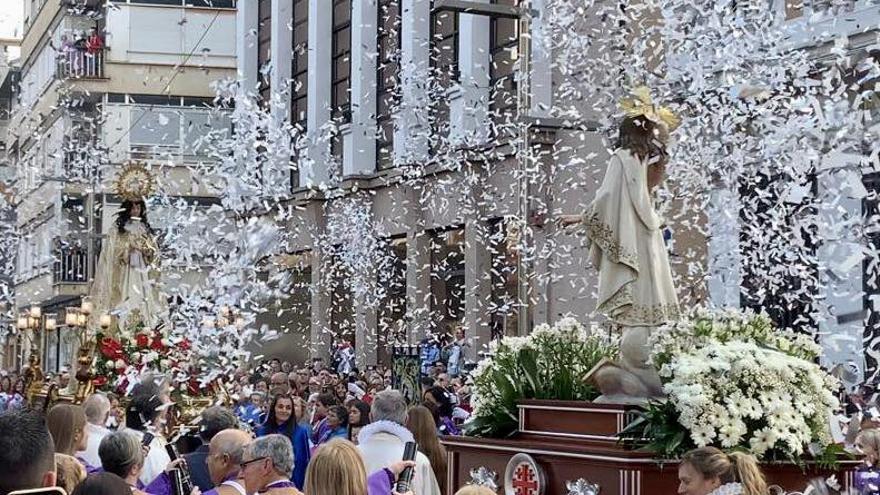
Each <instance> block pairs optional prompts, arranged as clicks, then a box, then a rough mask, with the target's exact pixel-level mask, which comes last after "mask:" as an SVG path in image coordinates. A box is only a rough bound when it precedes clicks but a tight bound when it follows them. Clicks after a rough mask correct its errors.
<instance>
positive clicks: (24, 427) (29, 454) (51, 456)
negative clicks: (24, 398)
mask: <svg viewBox="0 0 880 495" xmlns="http://www.w3.org/2000/svg"><path fill="white" fill-rule="evenodd" d="M55 478H56V472H55V443H54V442H53V441H52V437H51V435H49V429H48V428H47V427H46V421H45V420H44V419H43V417H42V415H40V414H38V413H36V412H33V411H10V412H6V413H4V414H0V495H7V494H9V493H11V492H14V491H16V490H27V489H33V488H43V487H54V486H55ZM50 493H51V492H50ZM59 493H61V492H59Z"/></svg>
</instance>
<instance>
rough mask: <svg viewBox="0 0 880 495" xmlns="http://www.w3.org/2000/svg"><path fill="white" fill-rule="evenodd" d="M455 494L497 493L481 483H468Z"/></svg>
mask: <svg viewBox="0 0 880 495" xmlns="http://www.w3.org/2000/svg"><path fill="white" fill-rule="evenodd" d="M455 495H497V494H496V493H495V492H493V491H492V490H491V489H489V488H486V487H485V486H480V485H466V486H463V487H461V488H459V489H458V491H457V492H455Z"/></svg>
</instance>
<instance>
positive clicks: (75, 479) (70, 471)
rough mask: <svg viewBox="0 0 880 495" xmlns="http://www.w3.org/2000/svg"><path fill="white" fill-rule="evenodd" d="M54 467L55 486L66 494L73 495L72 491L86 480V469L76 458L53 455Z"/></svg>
mask: <svg viewBox="0 0 880 495" xmlns="http://www.w3.org/2000/svg"><path fill="white" fill-rule="evenodd" d="M55 466H56V468H55V470H56V471H55V472H56V476H57V479H56V481H55V486H59V487H61V488H64V491H66V492H67V493H73V489H74V488H76V486H77V485H79V484H80V483H82V482H83V480H84V479H86V468H84V467H83V465H82V463H80V462H79V460H78V459H77V458H76V457H73V456H69V455H65V454H55Z"/></svg>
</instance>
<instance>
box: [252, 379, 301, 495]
mask: <svg viewBox="0 0 880 495" xmlns="http://www.w3.org/2000/svg"><path fill="white" fill-rule="evenodd" d="M293 411H294V409H293V398H292V397H290V396H289V395H283V394H279V395H276V396H275V398H274V399H272V404H271V405H270V406H269V413H268V414H267V416H266V422H265V423H263V424H262V425H260V427H259V428H257V436H258V437H262V436H265V435H269V434H272V433H279V434H281V435H284V436H286V437H287V438H289V439H290V442H291V444H292V445H293V459H294V464H293V472H292V473H291V475H290V481H293V484H294V485H296V488H297V489H299V490H302V488H303V485H304V483H305V479H306V466H307V465H308V464H309V457H310V452H309V431H308V429H307V428H306V427H304V426H301V425H300V424H299V421H298V419H299V418H297V417H296V416H295V415H294V412H293Z"/></svg>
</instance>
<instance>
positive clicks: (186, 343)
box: [177, 339, 191, 351]
mask: <svg viewBox="0 0 880 495" xmlns="http://www.w3.org/2000/svg"><path fill="white" fill-rule="evenodd" d="M177 347H178V348H180V350H182V351H188V350H189V348H190V347H191V345H190V343H189V339H183V340H181V341H180V343H179V344H177Z"/></svg>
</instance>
